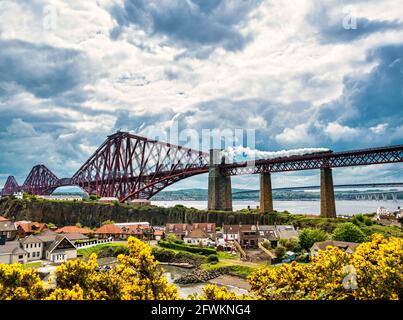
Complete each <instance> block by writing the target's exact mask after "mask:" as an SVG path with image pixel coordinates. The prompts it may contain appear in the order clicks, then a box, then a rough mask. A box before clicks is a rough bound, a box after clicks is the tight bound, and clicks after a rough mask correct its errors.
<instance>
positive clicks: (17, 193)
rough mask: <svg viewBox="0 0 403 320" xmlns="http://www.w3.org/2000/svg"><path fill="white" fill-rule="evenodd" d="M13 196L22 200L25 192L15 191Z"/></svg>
mask: <svg viewBox="0 0 403 320" xmlns="http://www.w3.org/2000/svg"><path fill="white" fill-rule="evenodd" d="M13 196H14V197H16V198H17V199H20V200H22V199H23V198H24V194H23V193H22V192H14V193H13Z"/></svg>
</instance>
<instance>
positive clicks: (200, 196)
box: [152, 188, 403, 201]
mask: <svg viewBox="0 0 403 320" xmlns="http://www.w3.org/2000/svg"><path fill="white" fill-rule="evenodd" d="M374 191H375V190H371V191H370V192H374ZM363 192H365V191H362V190H361V191H358V190H349V191H335V193H334V194H335V198H336V199H338V200H355V193H363ZM207 196H208V191H207V189H197V188H195V189H183V190H172V191H161V192H159V193H158V194H156V195H155V196H154V197H153V198H152V200H155V201H170V200H182V201H184V200H189V201H190V200H194V201H206V200H207ZM402 198H403V191H401V192H399V194H398V199H402ZM232 199H233V200H254V201H258V200H259V191H253V190H252V191H251V190H248V189H236V188H235V189H232ZM273 199H274V200H310V199H311V200H319V199H320V192H319V190H318V191H314V192H312V191H311V192H305V191H303V190H298V191H276V190H274V191H273ZM388 199H392V197H391V195H389V196H388Z"/></svg>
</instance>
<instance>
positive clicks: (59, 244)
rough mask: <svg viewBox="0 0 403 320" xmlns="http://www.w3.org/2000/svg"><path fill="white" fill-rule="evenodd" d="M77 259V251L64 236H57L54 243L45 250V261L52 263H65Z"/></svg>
mask: <svg viewBox="0 0 403 320" xmlns="http://www.w3.org/2000/svg"><path fill="white" fill-rule="evenodd" d="M75 258H77V249H76V247H75V246H74V244H73V242H71V241H70V240H69V239H68V238H67V237H66V235H63V234H60V235H57V237H56V239H55V241H54V242H53V243H52V245H51V246H50V247H49V248H48V249H47V250H46V259H47V260H49V261H52V262H54V263H60V262H66V261H67V260H69V259H75Z"/></svg>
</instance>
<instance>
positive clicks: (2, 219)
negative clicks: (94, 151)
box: [0, 216, 9, 221]
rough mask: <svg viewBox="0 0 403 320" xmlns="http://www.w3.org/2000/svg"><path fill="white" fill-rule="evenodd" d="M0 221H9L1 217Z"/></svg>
mask: <svg viewBox="0 0 403 320" xmlns="http://www.w3.org/2000/svg"><path fill="white" fill-rule="evenodd" d="M0 221H9V220H8V219H7V218H4V217H2V216H0Z"/></svg>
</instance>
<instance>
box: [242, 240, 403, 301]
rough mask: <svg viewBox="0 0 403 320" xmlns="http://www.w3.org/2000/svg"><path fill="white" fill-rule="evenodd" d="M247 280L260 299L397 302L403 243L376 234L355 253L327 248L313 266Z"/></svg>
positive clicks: (292, 267)
mask: <svg viewBox="0 0 403 320" xmlns="http://www.w3.org/2000/svg"><path fill="white" fill-rule="evenodd" d="M248 279H249V283H250V285H251V291H252V292H253V293H255V295H256V297H257V298H259V299H292V300H294V299H315V300H316V299H398V298H401V297H402V287H403V240H402V239H400V238H388V239H386V238H384V237H383V236H382V235H379V234H376V235H373V236H372V238H371V242H366V243H362V244H361V245H360V246H358V248H357V249H356V251H355V253H354V254H351V255H350V254H347V253H345V252H344V251H343V250H340V249H338V248H335V247H328V248H327V249H326V250H325V251H319V254H318V256H317V257H314V258H313V260H312V263H310V264H297V263H295V262H293V263H291V264H286V265H281V266H280V267H276V268H261V269H259V270H257V271H256V272H254V273H252V274H251V275H250V276H249V278H248Z"/></svg>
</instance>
